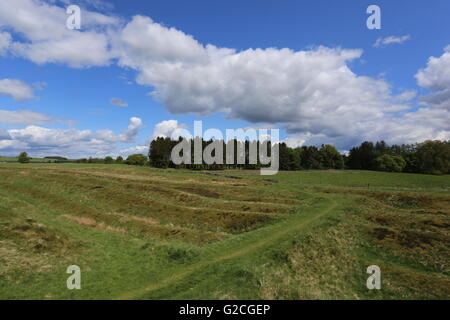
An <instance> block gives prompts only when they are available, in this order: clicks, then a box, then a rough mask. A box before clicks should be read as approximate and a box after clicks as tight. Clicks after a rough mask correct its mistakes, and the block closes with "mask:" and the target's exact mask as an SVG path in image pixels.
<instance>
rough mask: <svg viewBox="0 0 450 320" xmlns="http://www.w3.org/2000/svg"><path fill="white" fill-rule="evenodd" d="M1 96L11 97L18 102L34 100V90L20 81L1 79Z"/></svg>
mask: <svg viewBox="0 0 450 320" xmlns="http://www.w3.org/2000/svg"><path fill="white" fill-rule="evenodd" d="M0 95H6V96H9V97H11V98H13V99H14V100H16V101H23V100H27V99H32V98H34V94H33V89H32V88H31V87H30V86H29V85H27V84H26V83H25V82H23V81H22V80H18V79H0Z"/></svg>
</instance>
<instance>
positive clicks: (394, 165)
mask: <svg viewBox="0 0 450 320" xmlns="http://www.w3.org/2000/svg"><path fill="white" fill-rule="evenodd" d="M405 166H406V161H405V160H404V159H403V158H402V157H401V156H398V155H389V154H383V155H382V156H379V157H378V158H376V159H375V169H376V170H379V171H388V172H402V171H403V169H405Z"/></svg>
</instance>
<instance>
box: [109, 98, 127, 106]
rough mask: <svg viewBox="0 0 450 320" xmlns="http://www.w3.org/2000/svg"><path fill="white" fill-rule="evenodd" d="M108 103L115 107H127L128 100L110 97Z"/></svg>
mask: <svg viewBox="0 0 450 320" xmlns="http://www.w3.org/2000/svg"><path fill="white" fill-rule="evenodd" d="M109 103H110V104H112V105H113V106H117V107H128V102H126V101H123V100H122V99H119V98H111V100H110V101H109Z"/></svg>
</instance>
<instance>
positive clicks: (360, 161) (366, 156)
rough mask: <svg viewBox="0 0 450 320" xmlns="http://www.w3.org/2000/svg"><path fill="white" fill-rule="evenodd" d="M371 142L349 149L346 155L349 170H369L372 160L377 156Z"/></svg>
mask: <svg viewBox="0 0 450 320" xmlns="http://www.w3.org/2000/svg"><path fill="white" fill-rule="evenodd" d="M379 155H380V154H378V155H377V152H376V149H375V147H374V146H373V143H372V142H369V141H364V142H363V143H361V145H360V146H359V147H354V148H352V149H350V153H349V155H348V166H349V168H350V169H363V170H371V169H373V167H374V160H375V158H377V156H379Z"/></svg>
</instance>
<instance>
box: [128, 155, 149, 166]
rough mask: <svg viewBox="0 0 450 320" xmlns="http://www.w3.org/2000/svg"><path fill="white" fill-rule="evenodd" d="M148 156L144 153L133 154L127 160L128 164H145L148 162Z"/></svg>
mask: <svg viewBox="0 0 450 320" xmlns="http://www.w3.org/2000/svg"><path fill="white" fill-rule="evenodd" d="M147 161H148V160H147V157H146V156H144V155H143V154H140V153H138V154H132V155H131V156H129V157H128V158H127V160H125V163H126V164H129V165H133V166H145V165H146V164H147Z"/></svg>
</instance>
